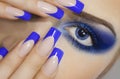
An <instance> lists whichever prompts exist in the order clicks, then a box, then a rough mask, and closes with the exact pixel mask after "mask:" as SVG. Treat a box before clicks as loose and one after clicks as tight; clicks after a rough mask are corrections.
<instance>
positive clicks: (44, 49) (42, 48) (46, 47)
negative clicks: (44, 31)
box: [38, 37, 54, 56]
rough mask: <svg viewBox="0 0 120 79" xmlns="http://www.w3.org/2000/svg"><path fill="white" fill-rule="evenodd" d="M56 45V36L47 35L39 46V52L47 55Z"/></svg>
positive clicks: (41, 54)
mask: <svg viewBox="0 0 120 79" xmlns="http://www.w3.org/2000/svg"><path fill="white" fill-rule="evenodd" d="M53 45H54V38H53V37H47V38H46V39H44V40H43V41H42V42H41V44H40V45H39V46H38V53H39V54H40V56H47V55H48V54H49V52H50V50H51V49H52V48H53Z"/></svg>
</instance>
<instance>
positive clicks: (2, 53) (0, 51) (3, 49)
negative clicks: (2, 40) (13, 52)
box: [0, 47, 8, 58]
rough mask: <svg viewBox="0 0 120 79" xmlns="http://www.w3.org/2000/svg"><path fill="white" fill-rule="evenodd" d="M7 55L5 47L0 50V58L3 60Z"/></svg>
mask: <svg viewBox="0 0 120 79" xmlns="http://www.w3.org/2000/svg"><path fill="white" fill-rule="evenodd" d="M7 54H8V50H7V49H6V48H5V47H1V48H0V56H1V57H2V58H4V57H5V56H6V55H7Z"/></svg>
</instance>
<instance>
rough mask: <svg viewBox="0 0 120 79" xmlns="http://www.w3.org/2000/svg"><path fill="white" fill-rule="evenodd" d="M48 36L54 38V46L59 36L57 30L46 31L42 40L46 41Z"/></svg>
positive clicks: (59, 33)
mask: <svg viewBox="0 0 120 79" xmlns="http://www.w3.org/2000/svg"><path fill="white" fill-rule="evenodd" d="M50 36H52V37H53V38H54V45H55V44H56V42H57V41H58V39H59V38H60V36H61V32H60V31H59V30H57V29H56V28H54V27H51V28H50V30H49V31H48V33H47V34H46V35H45V37H44V39H46V38H47V37H50Z"/></svg>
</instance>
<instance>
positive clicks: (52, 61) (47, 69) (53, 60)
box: [42, 48, 63, 76]
mask: <svg viewBox="0 0 120 79" xmlns="http://www.w3.org/2000/svg"><path fill="white" fill-rule="evenodd" d="M62 57H63V51H61V50H60V49H58V48H55V49H54V50H53V52H52V53H51V56H50V57H49V59H48V61H47V62H46V64H45V65H44V66H43V68H42V71H43V73H44V74H45V75H47V76H51V75H52V74H53V73H54V72H55V71H56V69H57V67H58V64H59V62H60V60H61V59H62Z"/></svg>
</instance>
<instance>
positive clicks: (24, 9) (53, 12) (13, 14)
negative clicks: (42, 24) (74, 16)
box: [0, 0, 84, 21]
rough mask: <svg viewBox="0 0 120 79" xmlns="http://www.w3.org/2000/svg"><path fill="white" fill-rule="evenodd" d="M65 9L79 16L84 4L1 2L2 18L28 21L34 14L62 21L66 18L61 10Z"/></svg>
mask: <svg viewBox="0 0 120 79" xmlns="http://www.w3.org/2000/svg"><path fill="white" fill-rule="evenodd" d="M58 7H60V8H58ZM64 7H66V8H67V9H70V10H71V11H73V12H75V13H78V14H79V13H80V12H81V11H82V10H83V8H84V4H83V3H82V2H80V1H79V0H55V1H54V0H52V1H51V0H1V1H0V17H1V18H7V19H17V18H20V19H22V20H26V21H28V20H30V19H31V14H30V13H32V14H35V15H38V16H42V17H47V16H48V15H49V16H52V17H54V18H56V19H61V18H62V17H63V16H64V11H63V10H62V9H61V8H64ZM29 12H30V13H29Z"/></svg>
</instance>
